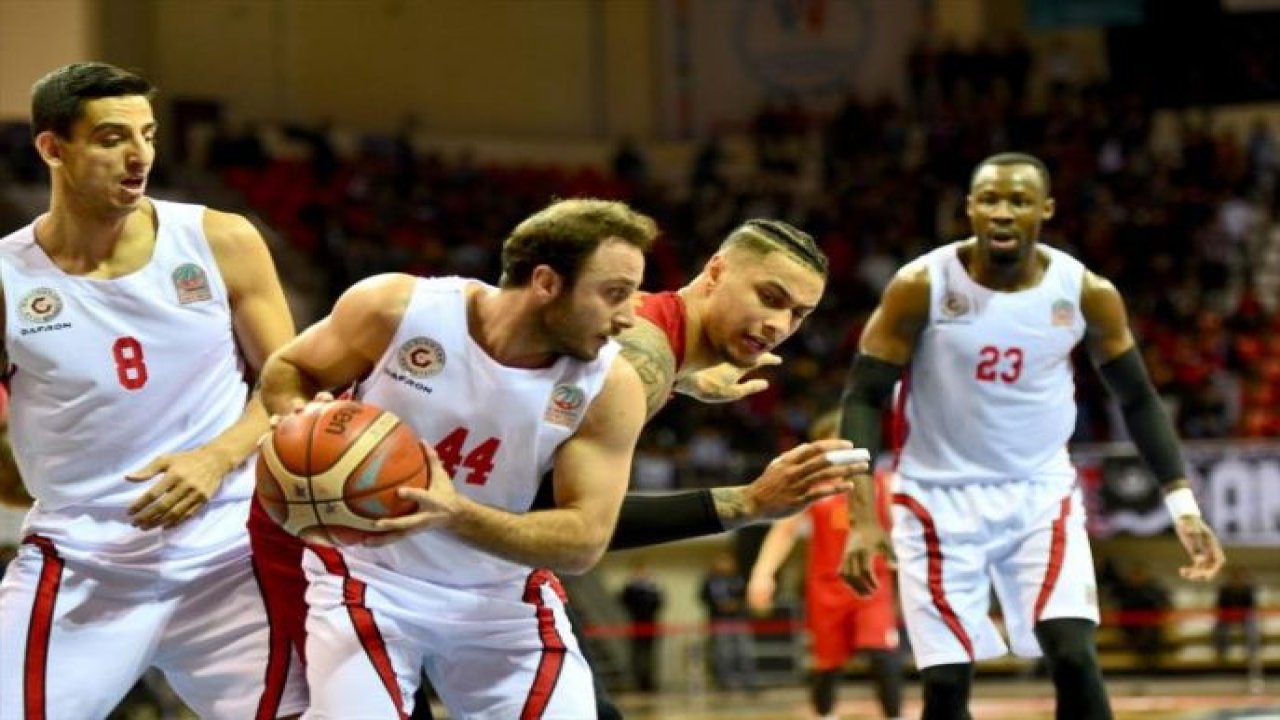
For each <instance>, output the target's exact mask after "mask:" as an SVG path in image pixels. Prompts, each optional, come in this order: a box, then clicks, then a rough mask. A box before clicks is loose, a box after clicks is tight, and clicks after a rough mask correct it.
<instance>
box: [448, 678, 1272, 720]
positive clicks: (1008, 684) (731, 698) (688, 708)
mask: <svg viewBox="0 0 1280 720" xmlns="http://www.w3.org/2000/svg"><path fill="white" fill-rule="evenodd" d="M1107 688H1108V690H1109V691H1110V693H1111V700H1112V707H1113V709H1114V710H1115V717H1116V720H1280V679H1275V680H1273V681H1272V682H1271V684H1270V685H1269V686H1266V687H1256V686H1255V687H1252V688H1251V687H1249V685H1248V683H1247V682H1246V681H1245V680H1244V679H1243V678H1242V679H1239V680H1235V679H1232V678H1210V679H1196V678H1186V677H1174V678H1152V679H1135V680H1130V679H1118V680H1112V681H1108V683H1107ZM919 697H920V693H919V686H918V685H915V684H909V685H908V687H907V697H906V706H905V707H904V708H903V717H904V718H918V717H920V702H919ZM615 700H616V701H617V702H618V705H619V707H620V708H621V709H622V713H623V715H624V716H625V717H626V720H804V719H807V718H812V717H814V716H813V714H812V713H811V712H810V711H809V706H808V700H807V697H806V695H805V692H804V690H803V689H801V688H775V689H770V690H765V691H762V692H758V693H753V694H748V693H722V692H708V693H682V692H675V693H659V694H656V695H638V694H627V693H622V694H619V695H617V696H616V697H615ZM433 707H434V714H435V717H436V718H439V719H443V718H447V717H448V714H447V713H446V712H445V711H444V709H443V708H441V707H439V706H433ZM836 710H837V713H838V715H839V717H841V718H844V719H846V720H854V719H859V720H861V719H863V718H865V719H867V720H877V719H878V718H880V717H881V716H880V710H879V706H878V705H877V704H876V703H875V700H874V699H873V698H872V696H871V695H870V692H869V689H868V688H865V687H857V686H856V685H855V684H853V683H846V685H845V686H843V687H841V688H840V703H839V705H838V706H837V708H836ZM970 710H971V712H972V715H973V717H974V718H977V719H978V720H1053V686H1052V685H1049V684H1048V683H1045V682H1043V681H1039V680H1012V681H1010V680H998V679H997V680H990V679H984V678H979V679H978V684H977V686H976V688H975V695H974V701H973V704H972V705H971V707H970Z"/></svg>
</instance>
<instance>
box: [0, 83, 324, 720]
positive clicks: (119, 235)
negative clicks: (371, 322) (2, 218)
mask: <svg viewBox="0 0 1280 720" xmlns="http://www.w3.org/2000/svg"><path fill="white" fill-rule="evenodd" d="M153 92H154V89H153V88H152V86H151V84H150V83H149V82H148V81H147V80H145V79H144V78H141V77H139V76H137V75H134V74H132V73H129V72H126V71H124V70H121V69H119V68H116V67H113V66H110V65H106V64H102V63H78V64H74V65H69V66H66V67H63V68H60V69H58V70H55V71H54V72H52V73H50V74H49V75H47V76H45V77H44V78H43V79H41V80H40V81H39V82H37V83H36V85H35V87H34V90H33V99H32V109H33V117H32V125H33V128H32V130H33V133H34V136H35V145H36V148H37V150H38V151H39V152H40V156H41V157H42V158H43V159H44V161H45V163H46V164H47V165H48V167H49V171H50V174H51V179H52V195H51V200H50V207H49V211H48V212H47V213H45V214H43V215H41V216H40V217H39V218H37V219H36V220H35V221H34V222H33V223H32V224H31V225H28V226H27V227H25V228H22V229H20V230H18V231H17V232H15V233H13V234H11V235H9V236H8V237H6V238H4V239H3V240H0V285H2V286H3V303H4V312H3V316H2V317H3V323H4V328H3V330H4V334H3V337H4V351H5V353H6V363H5V365H6V368H7V370H8V373H9V381H10V385H9V387H10V392H11V395H12V397H11V401H10V409H9V422H8V432H9V439H10V440H11V442H12V449H13V452H14V456H15V457H16V461H17V464H16V468H15V467H13V466H12V465H9V466H6V467H3V468H0V469H2V470H4V472H3V476H2V477H0V485H3V486H4V488H5V490H4V492H3V493H0V496H3V497H5V498H15V497H19V496H20V492H19V490H18V489H17V487H16V486H17V485H18V483H20V482H21V483H24V484H25V490H26V492H27V493H29V494H30V495H31V497H33V498H34V499H35V505H34V507H32V509H31V510H30V512H29V513H28V515H27V517H26V521H25V524H24V528H23V534H24V538H23V541H22V548H21V551H20V553H19V555H18V558H17V559H16V560H15V561H14V562H13V563H12V564H10V565H9V567H8V570H7V571H6V573H5V576H4V580H3V582H0V668H2V669H3V671H2V672H0V718H2V719H3V720H18V719H19V718H25V719H27V720H30V719H32V718H39V719H42V720H43V719H47V720H85V719H87V718H102V717H106V716H107V715H108V714H109V713H110V712H111V710H112V708H113V707H114V706H115V705H116V704H117V702H118V701H119V700H120V699H121V698H122V697H124V695H125V693H126V692H127V691H128V690H129V689H130V687H132V686H133V684H134V682H135V681H136V680H137V679H138V678H139V676H141V675H142V673H143V672H144V671H145V670H146V669H147V668H149V667H153V666H154V667H158V668H160V669H161V670H163V671H164V673H165V675H166V676H167V678H168V680H169V682H170V684H171V685H172V686H173V687H174V689H176V690H177V692H178V694H179V695H181V697H182V698H183V700H184V701H185V702H186V703H187V704H188V705H189V706H191V707H192V708H194V709H195V710H196V711H197V712H198V713H199V714H200V716H201V717H204V718H221V719H224V720H244V719H245V718H255V719H258V720H266V719H267V718H275V717H279V716H281V715H285V714H290V715H291V714H296V713H299V712H301V711H302V709H303V708H304V705H305V698H304V697H302V696H301V695H300V694H299V693H298V690H299V687H300V686H295V685H290V686H289V687H288V688H286V675H287V672H286V671H287V669H288V663H287V657H276V658H273V657H271V653H270V649H271V643H270V633H269V628H268V625H267V622H266V614H265V611H264V608H263V603H262V598H261V596H260V593H259V590H258V587H257V584H256V582H255V580H254V573H253V567H252V564H251V561H250V555H249V544H248V539H247V535H246V533H245V529H244V524H245V520H246V518H247V515H248V506H249V496H250V493H251V491H252V488H253V480H252V477H251V475H250V473H251V467H250V466H249V465H248V464H247V462H246V460H247V458H248V457H249V456H250V455H251V453H252V452H253V450H254V444H255V442H256V440H257V439H258V437H259V436H261V435H262V433H263V432H264V431H265V430H266V428H267V415H266V412H265V410H264V409H263V407H262V404H261V402H260V401H259V400H258V399H257V397H256V395H254V396H252V398H251V396H250V393H249V389H248V387H247V385H246V382H245V379H244V377H245V369H246V365H247V366H248V369H249V370H251V371H256V370H257V369H258V368H259V367H260V366H261V365H262V363H263V362H264V361H265V360H266V358H267V356H268V355H269V354H270V353H271V352H272V351H273V350H275V349H276V348H277V347H279V346H281V345H283V344H284V342H285V341H286V340H288V339H289V338H290V337H291V336H292V333H293V326H292V321H291V320H290V318H289V312H288V309H287V307H286V305H285V300H284V294H283V292H282V290H281V288H280V284H279V281H278V280H277V278H276V276H275V271H274V267H273V265H272V262H271V257H270V255H269V254H268V252H267V249H266V246H265V244H264V243H263V241H262V238H261V237H260V236H259V235H258V233H257V231H256V230H254V228H253V227H252V226H251V225H250V224H249V223H248V222H247V221H246V220H244V219H243V218H241V217H239V216H236V215H229V214H226V213H219V212H214V211H212V210H207V209H205V208H203V207H200V206H196V205H186V204H179V203H170V202H161V201H159V200H153V199H150V198H148V197H147V196H146V194H145V193H146V189H147V176H148V173H149V172H150V170H151V166H152V162H153V160H154V158H155V147H154V142H155V135H156V121H155V117H154V115H153V113H152V107H151V96H152V94H153ZM19 473H20V477H21V479H20V480H19ZM281 661H284V662H281ZM297 679H298V680H301V677H300V676H299V677H298V678H297Z"/></svg>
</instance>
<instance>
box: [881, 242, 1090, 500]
mask: <svg viewBox="0 0 1280 720" xmlns="http://www.w3.org/2000/svg"><path fill="white" fill-rule="evenodd" d="M959 246H960V243H952V244H950V245H946V246H944V247H941V248H938V249H936V250H934V251H932V252H930V253H928V254H927V255H925V256H923V257H921V258H919V259H917V260H916V261H914V262H913V263H912V265H924V266H925V267H927V268H928V272H929V283H930V302H929V320H928V323H927V324H926V326H925V327H924V329H923V331H922V333H921V335H920V337H919V340H918V342H917V343H916V348H915V356H914V358H913V359H912V362H911V369H910V375H909V379H908V382H907V400H906V415H907V427H908V430H907V433H908V434H907V440H906V443H905V445H904V446H903V449H902V457H901V464H900V466H899V472H900V473H901V474H902V475H903V476H904V477H908V478H911V479H913V480H920V481H926V482H952V483H963V482H998V481H1004V480H1021V479H1027V478H1030V477H1032V476H1036V475H1043V474H1071V473H1072V472H1073V471H1072V469H1071V462H1070V458H1069V456H1068V454H1067V441H1068V440H1069V439H1070V437H1071V433H1072V431H1073V430H1074V429H1075V421H1076V404H1075V381H1074V378H1073V376H1072V372H1073V368H1072V363H1071V351H1072V348H1074V347H1075V346H1076V344H1077V343H1079V342H1080V339H1081V338H1082V337H1083V336H1084V331H1085V321H1084V316H1083V315H1082V314H1081V312H1080V295H1081V290H1082V287H1083V282H1084V272H1085V270H1084V266H1083V265H1081V264H1080V262H1079V261H1078V260H1076V259H1075V258H1072V257H1071V256H1069V255H1067V254H1066V253H1063V252H1061V251H1059V250H1055V249H1054V248H1051V247H1048V246H1045V245H1040V246H1039V251H1040V252H1041V253H1043V254H1045V255H1047V256H1048V258H1049V264H1048V267H1046V268H1045V272H1044V277H1043V278H1042V279H1041V281H1040V283H1039V284H1038V285H1036V286H1035V287H1033V288H1028V289H1026V290H1020V291H1017V292H1000V291H996V290H991V289H990V288H986V287H984V286H982V285H979V284H978V283H976V282H974V280H973V278H971V277H970V276H969V273H968V271H967V270H966V269H965V267H964V265H963V264H962V263H961V262H960V258H959V256H958V255H957V248H958V247H959Z"/></svg>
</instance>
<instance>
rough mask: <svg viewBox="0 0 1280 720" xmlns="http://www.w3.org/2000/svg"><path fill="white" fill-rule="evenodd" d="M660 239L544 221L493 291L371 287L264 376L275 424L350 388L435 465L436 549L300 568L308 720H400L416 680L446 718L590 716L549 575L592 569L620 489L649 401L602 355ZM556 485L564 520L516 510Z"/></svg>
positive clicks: (357, 549) (319, 557) (627, 370)
mask: <svg viewBox="0 0 1280 720" xmlns="http://www.w3.org/2000/svg"><path fill="white" fill-rule="evenodd" d="M656 234H657V228H656V226H655V225H654V223H653V221H652V220H650V219H649V218H647V217H645V216H643V215H640V214H639V213H636V212H634V211H632V210H631V209H630V208H628V207H626V206H625V205H622V204H621V203H613V202H606V201H598V200H566V201H562V202H559V203H555V204H553V205H551V206H549V207H548V208H546V209H544V210H543V211H541V212H539V213H537V214H535V215H533V216H531V217H530V218H528V219H526V220H525V221H524V222H522V223H521V224H520V225H519V226H518V227H516V229H515V230H514V231H513V233H512V235H511V236H510V237H509V238H508V239H507V241H506V243H505V244H504V246H503V252H502V263H503V278H502V282H501V287H492V286H489V285H487V284H485V283H482V282H480V281H478V280H472V279H467V278H431V279H422V278H416V277H412V276H409V275H381V276H376V277H373V278H369V279H367V280H364V281H361V282H360V283H357V284H356V285H355V286H353V287H352V288H351V289H349V290H348V291H347V292H346V293H344V294H343V295H342V297H340V298H339V299H338V301H337V303H336V304H335V305H334V307H333V310H332V312H331V314H330V315H329V316H328V317H326V318H325V319H323V320H321V321H320V322H319V323H317V324H316V325H314V326H312V327H311V328H309V329H308V330H306V331H305V332H303V333H302V334H301V335H300V336H299V337H298V338H297V339H296V340H295V341H294V342H292V343H290V344H289V345H287V346H285V348H284V349H282V350H281V351H280V352H279V353H277V354H276V355H274V356H273V357H272V358H271V360H270V361H269V362H268V365H267V368H266V370H265V372H264V376H263V392H264V398H265V400H266V402H267V405H268V407H269V408H270V409H272V410H273V411H275V412H288V411H289V410H291V409H293V408H294V407H296V406H297V405H298V404H299V403H301V402H303V401H306V400H309V399H310V398H311V397H312V396H313V395H315V393H316V392H317V391H320V390H322V389H326V388H335V387H340V386H345V385H347V384H349V383H353V382H355V383H357V384H356V386H355V396H356V398H358V399H360V400H364V401H367V402H371V403H373V404H376V405H378V406H380V407H383V408H385V409H387V410H390V411H392V412H394V413H396V414H397V415H398V416H399V417H400V418H402V419H403V420H404V421H405V422H407V423H409V425H410V426H411V427H412V428H413V429H414V430H415V432H417V433H418V435H419V436H420V437H422V438H423V439H424V441H425V444H426V447H428V448H429V451H428V452H429V457H430V461H431V466H432V468H431V469H432V484H431V490H430V496H429V501H427V502H426V503H425V505H426V506H427V507H426V508H424V510H425V511H426V512H429V513H430V514H431V516H432V521H433V522H432V523H431V524H432V526H433V529H432V530H429V531H424V532H416V533H409V534H406V535H404V536H402V537H399V538H398V539H396V540H394V541H392V542H390V543H388V544H386V545H382V546H347V547H342V548H334V547H318V546H311V547H309V548H308V551H307V552H306V553H305V554H304V558H303V565H304V568H305V569H306V573H307V579H308V589H307V602H308V605H309V614H308V617H307V640H306V643H307V647H306V654H307V679H308V684H309V686H310V687H311V707H310V710H309V711H308V712H307V714H306V716H305V717H308V718H316V719H341V720H348V719H353V718H403V717H407V715H408V713H409V712H411V710H412V708H411V707H410V704H411V698H412V697H413V692H414V690H415V688H416V686H417V684H418V673H419V671H420V669H423V668H425V670H426V672H427V673H428V675H429V676H430V678H431V681H432V684H433V686H434V687H435V688H436V690H437V691H438V692H439V693H440V695H441V697H442V698H443V699H444V701H445V703H446V704H447V705H448V706H449V709H450V712H451V713H452V714H453V716H455V717H466V718H495V719H497V718H516V717H524V718H566V719H568V718H586V717H592V716H593V715H594V713H595V699H594V695H593V693H592V684H591V677H590V672H589V670H588V669H587V666H586V664H585V662H584V661H583V659H582V654H581V651H580V650H579V648H578V646H577V644H576V642H575V641H574V639H573V636H572V635H571V633H570V628H569V626H568V622H567V620H566V619H565V616H564V606H563V590H562V589H561V588H560V584H559V581H558V580H557V579H556V577H555V575H554V574H553V572H552V571H562V572H573V573H578V572H584V571H586V570H587V569H589V568H590V567H591V566H592V565H594V564H595V562H596V561H597V560H598V559H599V558H600V556H601V554H603V552H604V550H605V546H606V545H607V543H608V541H609V537H610V534H611V532H612V530H613V524H614V522H615V520H616V518H617V513H618V506H619V504H620V503H621V500H622V495H623V492H624V491H625V490H626V486H627V477H628V473H627V472H626V471H625V470H624V471H619V468H628V467H630V463H631V455H632V452H633V450H634V446H635V442H636V438H637V436H638V435H639V432H640V427H641V425H642V424H643V422H644V389H643V387H642V385H641V383H640V379H639V377H638V376H637V375H636V373H635V370H633V369H632V368H631V366H630V365H629V364H627V363H626V362H625V361H623V360H621V359H620V358H618V346H617V344H616V343H614V342H613V341H612V340H611V338H612V336H613V335H616V334H617V333H618V332H619V331H620V330H622V329H624V328H627V327H630V326H631V325H632V324H633V323H634V321H635V315H634V310H633V308H632V304H631V296H632V294H633V293H634V292H635V290H636V288H637V287H638V286H639V284H640V281H641V278H642V275H643V271H644V251H645V250H646V249H647V248H648V247H649V245H650V244H651V243H652V241H653V239H654V237H655V236H656ZM433 447H434V448H435V449H430V448H433ZM437 451H438V454H437ZM547 471H550V472H552V473H553V477H554V483H555V492H556V496H557V500H558V507H557V509H554V510H545V511H533V512H529V511H528V510H529V506H530V504H531V503H532V500H533V496H534V493H535V491H536V490H537V484H538V481H539V479H540V478H541V477H542V475H543V473H544V472H547ZM451 476H452V477H453V478H454V480H452V481H451V480H450V477H451ZM419 502H420V503H423V502H424V501H422V500H420V501H419Z"/></svg>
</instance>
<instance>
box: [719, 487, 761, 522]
mask: <svg viewBox="0 0 1280 720" xmlns="http://www.w3.org/2000/svg"><path fill="white" fill-rule="evenodd" d="M711 500H712V502H714V503H715V506H716V515H717V516H718V517H719V518H720V523H721V524H722V525H724V529H725V530H734V529H736V528H740V527H742V526H743V525H749V524H751V523H752V522H755V521H756V520H757V518H756V517H755V516H754V515H753V514H752V512H751V508H750V506H749V505H748V503H747V493H746V488H745V487H717V488H711Z"/></svg>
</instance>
